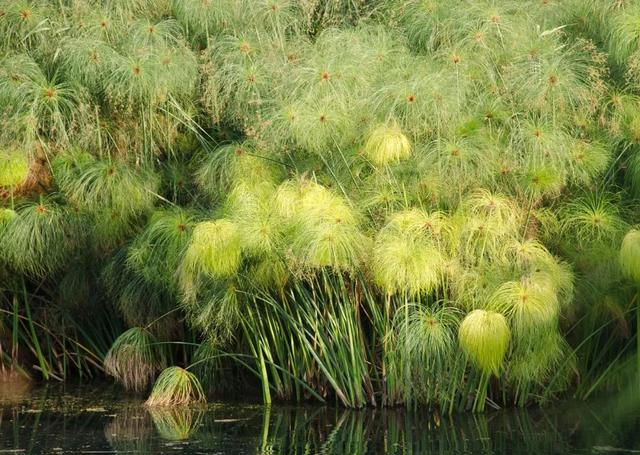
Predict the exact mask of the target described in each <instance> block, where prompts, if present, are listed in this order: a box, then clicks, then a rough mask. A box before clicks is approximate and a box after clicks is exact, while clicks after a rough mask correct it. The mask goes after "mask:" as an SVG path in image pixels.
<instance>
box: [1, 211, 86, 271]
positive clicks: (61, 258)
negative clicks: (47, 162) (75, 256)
mask: <svg viewBox="0 0 640 455" xmlns="http://www.w3.org/2000/svg"><path fill="white" fill-rule="evenodd" d="M16 213H17V214H16V215H15V216H11V219H10V220H8V221H7V222H6V224H5V226H4V229H3V231H2V238H0V252H1V253H2V254H1V257H2V258H3V260H4V261H5V262H6V263H7V264H9V265H10V266H11V267H13V268H14V269H15V270H17V271H19V272H21V273H26V274H30V275H35V276H46V275H50V274H52V273H54V272H56V271H57V270H59V269H60V268H61V267H62V266H63V265H64V264H65V262H66V261H67V260H68V259H69V257H70V256H71V254H72V253H73V252H75V251H76V250H77V249H78V248H80V247H82V246H83V245H84V241H85V235H84V232H83V230H82V228H81V223H80V220H79V219H78V217H77V216H76V215H75V214H74V213H73V212H71V211H69V209H68V208H67V207H65V206H63V205H60V204H59V203H58V202H56V201H55V199H53V198H43V199H42V200H41V201H40V202H35V201H34V202H25V203H23V204H21V205H20V206H19V207H18V208H17V210H16Z"/></svg>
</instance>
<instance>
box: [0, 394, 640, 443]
mask: <svg viewBox="0 0 640 455" xmlns="http://www.w3.org/2000/svg"><path fill="white" fill-rule="evenodd" d="M8 387H9V386H7V385H0V454H3V453H18V454H20V453H25V454H40V453H46V454H71V453H85V454H98V453H139V454H145V453H149V454H165V453H168V454H171V453H184V454H216V453H217V454H316V453H318V454H383V453H388V454H430V453H434V454H485V455H489V454H500V455H503V454H504V455H511V454H536V455H540V454H573V453H589V454H616V453H620V454H625V453H627V454H628V453H640V431H638V430H639V429H640V400H637V399H635V398H631V397H634V396H636V395H631V394H629V393H627V394H623V395H620V396H618V397H614V398H611V399H608V400H602V401H599V402H592V403H561V404H557V405H554V406H553V408H551V409H544V410H542V409H530V410H526V411H522V410H520V411H514V410H505V411H495V412H488V413H487V414H484V415H456V416H453V417H443V416H439V415H438V414H437V413H428V412H422V413H411V412H406V411H403V410H399V409H398V410H366V411H348V410H344V409H340V408H333V407H318V406H273V407H271V408H265V407H263V406H259V405H251V404H241V403H212V404H208V405H207V406H205V407H200V408H187V409H164V410H148V409H146V408H145V407H144V406H143V404H142V402H141V400H140V399H139V398H135V397H127V396H125V395H123V393H122V392H121V391H120V390H119V389H117V388H114V387H110V386H108V387H105V386H104V385H93V386H84V387H74V388H67V389H66V390H65V389H62V388H60V387H46V388H37V389H33V390H29V389H28V388H27V387H26V386H24V387H16V386H11V387H9V388H8Z"/></svg>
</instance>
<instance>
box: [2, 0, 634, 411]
mask: <svg viewBox="0 0 640 455" xmlns="http://www.w3.org/2000/svg"><path fill="white" fill-rule="evenodd" d="M0 12H2V14H0V36H2V38H3V40H2V43H0V49H1V56H2V58H1V60H0V110H1V115H0V144H1V155H0V188H1V189H0V196H1V197H2V208H1V209H0V236H1V237H0V278H1V280H2V281H1V285H2V289H1V291H2V292H1V294H0V298H1V299H2V308H1V310H2V320H1V323H2V325H1V326H0V337H1V340H2V343H1V347H2V352H1V353H0V355H1V356H2V359H1V360H2V366H3V368H4V370H3V371H7V375H9V376H10V375H11V374H13V373H15V372H19V373H20V374H23V375H31V376H35V377H39V376H42V377H44V378H45V379H48V378H56V379H65V378H68V377H71V376H75V375H80V376H85V375H94V374H95V373H96V372H98V371H99V370H102V369H103V367H102V362H103V361H104V365H105V367H104V369H105V370H106V371H107V372H108V373H109V374H111V375H113V376H115V377H116V379H118V380H119V381H121V382H122V383H123V384H124V385H125V386H126V387H128V388H131V389H135V390H138V391H142V390H146V389H147V388H148V386H149V385H150V383H151V382H152V381H153V379H154V378H155V377H156V375H157V374H158V373H159V372H160V370H161V369H162V368H163V367H165V366H168V365H170V364H174V365H180V366H181V367H184V369H183V368H181V367H178V366H173V367H170V369H168V370H165V371H164V372H163V373H162V376H161V377H162V381H161V384H158V387H157V388H156V389H155V390H154V393H153V394H152V396H153V397H155V398H154V402H167V403H174V402H177V401H183V400H184V401H188V400H189V399H190V398H195V399H200V398H201V397H202V393H201V392H202V389H201V388H200V385H199V382H202V384H203V385H204V389H205V390H208V391H209V392H212V393H213V392H218V393H220V392H226V391H229V390H236V391H237V390H243V391H246V390H251V391H254V392H256V393H260V394H261V395H262V397H263V400H264V401H265V402H270V401H271V400H272V397H277V398H279V399H295V400H303V399H310V398H312V399H314V400H318V401H325V400H337V401H339V402H341V403H342V404H344V405H347V406H353V407H361V406H364V405H366V404H371V405H394V404H410V405H429V406H432V405H434V406H439V407H440V408H441V409H443V410H445V411H447V412H451V411H454V410H460V409H474V410H482V409H484V407H485V404H486V403H489V404H490V405H491V406H503V405H511V404H513V403H516V404H519V405H525V404H528V403H531V402H534V401H535V402H546V401H548V400H549V399H551V398H554V397H557V396H560V395H561V394H566V393H572V394H575V395H576V396H579V397H588V396H590V395H592V394H593V393H595V392H598V391H601V390H608V389H611V388H620V387H622V386H624V385H625V383H626V382H627V381H628V380H629V378H631V377H633V375H635V374H636V371H637V369H638V359H639V358H640V350H638V349H637V346H638V343H639V341H638V337H637V327H638V323H637V315H638V314H640V313H639V312H637V311H636V309H635V308H636V306H637V301H636V300H637V287H636V286H637V283H638V279H639V278H640V276H639V273H640V272H638V270H640V269H639V268H638V267H637V265H638V261H640V259H639V258H640V237H639V236H638V231H637V230H636V229H635V228H634V224H635V223H636V219H637V217H638V213H637V212H638V205H637V203H636V198H637V196H638V189H639V188H640V184H639V182H640V161H639V158H638V146H639V143H640V104H639V100H640V99H639V98H638V90H639V84H640V73H639V70H638V68H639V67H640V65H639V64H638V60H639V59H640V49H639V48H638V43H640V40H639V39H638V38H639V36H638V34H639V33H640V32H639V31H638V30H637V27H635V26H634V24H637V23H638V20H639V18H640V9H638V7H637V5H635V4H634V3H633V2H626V1H620V0H616V1H613V0H612V1H595V0H594V1H583V0H580V1H578V0H576V1H562V2H560V1H553V0H552V1H539V0H528V1H509V0H499V1H498V0H495V1H490V0H486V1H484V0H483V1H463V0H460V1H453V2H451V1H446V2H445V1H437V0H433V1H430V0H386V1H371V2H365V1H354V0H335V1H334V0H332V1H314V0H264V1H262V0H261V1H242V0H223V1H216V2H213V1H202V0H181V1H174V2H171V1H169V0H160V1H150V0H135V1H118V0H104V1H91V0H67V1H62V2H59V1H56V2H54V1H51V2H49V1H38V2H35V1H18V2H16V1H9V0H6V1H0ZM127 329H128V330H127ZM114 341H115V342H114ZM131 365H135V368H131V367H130V366H131ZM192 372H195V373H196V375H195V376H194V375H192V374H191V373H192ZM163 392H164V393H163ZM178 395H179V397H178ZM185 397H186V398H185Z"/></svg>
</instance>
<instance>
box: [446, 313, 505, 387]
mask: <svg viewBox="0 0 640 455" xmlns="http://www.w3.org/2000/svg"><path fill="white" fill-rule="evenodd" d="M510 340H511V330H509V325H508V324H507V319H506V318H505V317H504V316H503V315H502V314H500V313H496V312H494V311H488V310H473V311H472V312H471V313H469V314H468V315H467V316H466V317H465V318H464V319H463V320H462V323H461V324H460V328H459V330H458V341H459V342H460V346H461V347H462V349H463V350H464V352H465V353H466V354H467V355H468V356H469V358H470V359H471V360H472V361H473V363H475V364H476V365H477V366H478V368H480V369H481V370H482V371H484V372H487V373H493V374H495V375H496V376H498V375H499V374H500V369H501V368H502V364H503V363H504V356H505V354H506V353H507V349H508V348H509V341H510Z"/></svg>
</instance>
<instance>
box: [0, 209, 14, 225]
mask: <svg viewBox="0 0 640 455" xmlns="http://www.w3.org/2000/svg"><path fill="white" fill-rule="evenodd" d="M17 215H18V214H17V213H16V211H15V210H12V209H0V227H2V226H4V225H5V224H7V223H9V222H10V221H11V220H13V219H14V218H15V217H16V216H17Z"/></svg>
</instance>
